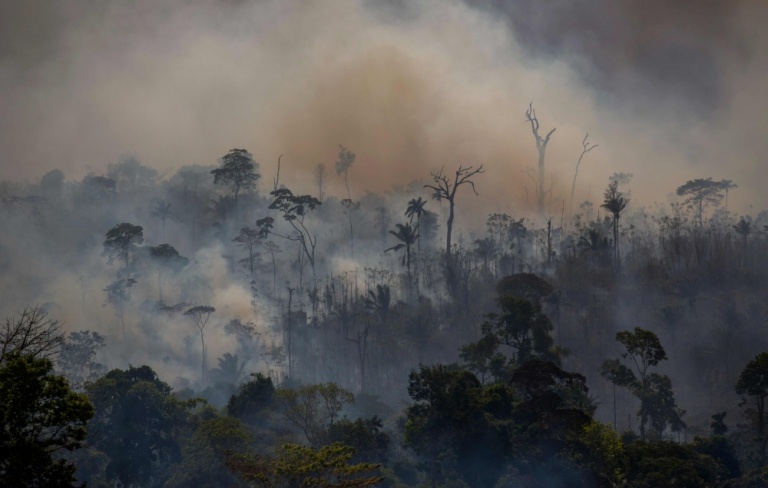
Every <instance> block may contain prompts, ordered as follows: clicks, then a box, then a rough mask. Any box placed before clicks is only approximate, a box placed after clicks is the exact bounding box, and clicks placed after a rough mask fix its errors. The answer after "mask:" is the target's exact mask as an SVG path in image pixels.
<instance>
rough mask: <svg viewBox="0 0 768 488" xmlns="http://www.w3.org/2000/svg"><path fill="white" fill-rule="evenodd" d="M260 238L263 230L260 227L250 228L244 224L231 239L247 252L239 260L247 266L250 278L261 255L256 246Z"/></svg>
mask: <svg viewBox="0 0 768 488" xmlns="http://www.w3.org/2000/svg"><path fill="white" fill-rule="evenodd" d="M262 238H263V232H261V230H260V229H251V228H250V227H247V226H246V227H243V228H242V229H240V233H239V234H238V235H237V236H235V238H234V239H232V242H234V243H236V244H237V245H238V246H240V247H242V248H243V249H245V250H246V251H247V252H248V257H246V258H243V259H241V260H240V262H241V263H243V264H245V266H246V267H247V268H248V271H249V273H250V277H251V279H253V272H254V271H255V267H256V264H258V262H259V260H260V259H261V255H260V253H259V252H257V250H256V248H257V246H258V245H259V242H260V241H261V240H262Z"/></svg>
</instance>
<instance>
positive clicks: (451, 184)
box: [424, 164, 485, 263]
mask: <svg viewBox="0 0 768 488" xmlns="http://www.w3.org/2000/svg"><path fill="white" fill-rule="evenodd" d="M443 169H444V168H440V171H438V172H437V173H432V181H433V182H434V184H432V185H424V188H429V189H431V190H433V191H434V195H435V198H438V199H441V200H442V199H445V200H448V220H447V222H446V227H447V231H446V239H445V241H446V242H445V256H446V258H448V262H449V263H450V261H451V236H452V234H453V218H454V207H455V206H456V191H457V190H458V189H459V187H460V186H461V185H464V184H468V185H470V186H471V187H472V191H473V192H475V195H479V193H477V190H476V189H475V182H474V181H472V179H471V178H472V177H473V176H475V175H476V174H479V173H484V172H485V171H483V165H482V164H481V165H480V166H479V167H477V168H473V167H472V166H467V167H466V168H465V167H463V166H459V169H457V170H456V174H455V175H454V177H453V181H451V179H450V178H449V177H448V176H446V175H444V174H443Z"/></svg>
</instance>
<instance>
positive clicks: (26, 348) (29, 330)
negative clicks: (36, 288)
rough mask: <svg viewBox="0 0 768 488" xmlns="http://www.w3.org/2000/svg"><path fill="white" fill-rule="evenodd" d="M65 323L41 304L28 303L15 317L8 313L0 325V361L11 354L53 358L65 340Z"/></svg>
mask: <svg viewBox="0 0 768 488" xmlns="http://www.w3.org/2000/svg"><path fill="white" fill-rule="evenodd" d="M61 328H62V323H61V322H59V321H58V320H55V319H49V318H48V314H47V313H46V312H45V310H43V309H42V308H41V307H39V306H35V307H26V308H24V309H23V310H22V311H21V312H19V314H18V316H16V317H8V318H7V319H5V324H4V325H3V326H2V327H1V328H0V363H2V362H3V361H5V356H6V355H10V354H17V355H24V356H31V357H34V358H36V359H47V358H52V357H54V356H56V355H57V354H59V352H60V351H61V349H62V347H63V346H64V343H65V338H64V333H63V332H62V330H61Z"/></svg>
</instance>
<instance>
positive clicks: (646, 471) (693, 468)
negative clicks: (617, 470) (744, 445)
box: [624, 442, 728, 488]
mask: <svg viewBox="0 0 768 488" xmlns="http://www.w3.org/2000/svg"><path fill="white" fill-rule="evenodd" d="M624 453H625V463H626V473H627V487H629V488H635V487H637V488H646V487H648V488H650V487H653V488H678V487H679V488H697V487H701V488H708V487H711V486H718V484H719V483H721V482H722V481H723V480H725V479H727V478H728V471H727V469H726V468H725V467H724V466H723V465H722V464H721V463H719V462H718V461H717V460H716V459H714V458H712V457H711V456H708V455H706V454H702V453H700V452H698V451H697V450H696V449H695V448H694V447H693V446H691V445H685V444H677V443H674V442H633V443H631V444H627V445H625V446H624Z"/></svg>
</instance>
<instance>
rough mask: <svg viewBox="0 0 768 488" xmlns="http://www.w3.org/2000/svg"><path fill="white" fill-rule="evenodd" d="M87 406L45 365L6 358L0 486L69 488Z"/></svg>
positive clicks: (0, 389)
mask: <svg viewBox="0 0 768 488" xmlns="http://www.w3.org/2000/svg"><path fill="white" fill-rule="evenodd" d="M92 416H93V406H92V405H91V403H90V402H89V401H88V398H87V397H86V396H85V395H82V394H79V393H75V392H73V391H72V390H70V388H69V384H68V383H67V380H66V379H65V378H64V377H63V376H59V375H56V374H54V373H53V364H52V363H51V361H50V360H48V359H46V358H43V357H34V356H33V355H30V354H27V355H20V354H18V353H11V354H9V355H6V356H4V357H3V358H2V360H0V486H20V487H22V486H29V487H33V486H47V487H57V488H58V487H70V486H73V483H74V481H75V478H74V473H75V466H73V465H71V464H69V463H68V462H67V461H66V460H65V459H62V458H61V457H60V454H61V453H63V452H65V451H73V450H75V449H78V448H79V447H80V446H81V444H82V441H83V440H84V439H85V436H86V423H87V422H88V420H89V419H90V418H91V417H92Z"/></svg>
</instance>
